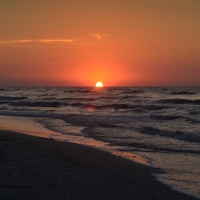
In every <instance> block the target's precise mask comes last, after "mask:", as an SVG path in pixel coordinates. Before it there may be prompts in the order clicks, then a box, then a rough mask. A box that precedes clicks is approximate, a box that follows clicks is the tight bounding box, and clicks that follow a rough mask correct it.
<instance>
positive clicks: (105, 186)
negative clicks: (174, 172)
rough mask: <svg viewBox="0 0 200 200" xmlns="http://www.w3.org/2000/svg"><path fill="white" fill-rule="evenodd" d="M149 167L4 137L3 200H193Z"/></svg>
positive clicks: (0, 140)
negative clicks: (174, 188) (161, 179)
mask: <svg viewBox="0 0 200 200" xmlns="http://www.w3.org/2000/svg"><path fill="white" fill-rule="evenodd" d="M156 172H159V171H158V170H156V169H153V168H151V167H148V166H144V165H141V164H139V163H134V162H132V161H130V160H127V159H124V158H121V157H117V156H114V155H111V154H110V153H107V152H104V151H102V150H99V149H95V148H91V147H86V146H82V145H78V144H73V143H67V142H60V141H54V140H51V139H43V138H38V137H33V136H28V135H25V134H21V133H14V132H8V131H0V199H1V200H4V199H20V200H22V199H26V200H29V199H34V200H35V199H69V200H76V199H77V200H79V199H80V200H81V199H87V200H89V199H92V200H99V199H101V200H107V199H112V200H115V199H120V200H124V199H134V200H140V199H141V200H143V199H146V200H156V199H160V200H165V199H166V200H176V199H180V200H186V199H187V200H189V199H195V198H193V197H190V196H188V195H186V194H182V193H179V192H177V191H174V190H172V189H170V188H169V187H168V186H166V185H164V184H162V183H160V182H158V181H156V180H155V178H154V177H153V176H151V173H156Z"/></svg>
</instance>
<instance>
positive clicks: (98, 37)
mask: <svg viewBox="0 0 200 200" xmlns="http://www.w3.org/2000/svg"><path fill="white" fill-rule="evenodd" d="M92 36H94V37H95V38H96V39H97V40H101V39H102V38H103V37H104V36H106V37H112V35H110V34H106V33H95V34H92Z"/></svg>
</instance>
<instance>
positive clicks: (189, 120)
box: [185, 118, 200, 124]
mask: <svg viewBox="0 0 200 200" xmlns="http://www.w3.org/2000/svg"><path fill="white" fill-rule="evenodd" d="M185 121H186V122H190V123H192V124H198V123H200V120H196V119H192V118H187V119H186V120H185Z"/></svg>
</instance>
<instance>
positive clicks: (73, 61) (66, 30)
mask: <svg viewBox="0 0 200 200" xmlns="http://www.w3.org/2000/svg"><path fill="white" fill-rule="evenodd" d="M199 19H200V1H199V0H139V1H138V0H56V1H49V0H34V1H32V0H17V1H16V0H1V1H0V85H2V86H3V85H25V86H26V85H27V86H29V85H37V86H38V85H41V86H46V85H49V86H59V85H60V86H91V85H95V83H96V82H97V81H102V82H103V83H104V85H105V86H170V85H176V86H181V85H184V86H187V85H188V86H189V85H194V86H195V85H198V86H200V78H199V77H200V25H199Z"/></svg>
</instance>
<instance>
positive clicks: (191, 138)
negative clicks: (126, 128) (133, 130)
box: [139, 126, 200, 143]
mask: <svg viewBox="0 0 200 200" xmlns="http://www.w3.org/2000/svg"><path fill="white" fill-rule="evenodd" d="M139 132H140V133H143V134H148V135H160V136H164V137H171V138H174V139H177V140H184V141H188V142H196V143H200V136H198V135H195V134H193V133H185V132H182V131H166V130H161V129H157V128H153V127H149V126H143V127H141V129H140V130H139Z"/></svg>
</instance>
